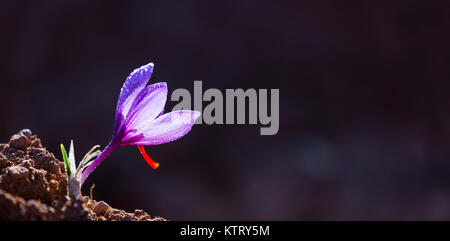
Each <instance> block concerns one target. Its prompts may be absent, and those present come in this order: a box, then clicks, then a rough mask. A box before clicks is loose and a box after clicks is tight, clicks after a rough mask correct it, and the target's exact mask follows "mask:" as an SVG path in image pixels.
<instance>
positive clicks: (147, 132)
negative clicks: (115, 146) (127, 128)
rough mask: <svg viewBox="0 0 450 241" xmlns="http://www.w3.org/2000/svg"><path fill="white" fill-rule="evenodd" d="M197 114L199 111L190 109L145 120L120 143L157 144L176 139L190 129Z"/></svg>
mask: <svg viewBox="0 0 450 241" xmlns="http://www.w3.org/2000/svg"><path fill="white" fill-rule="evenodd" d="M199 116H200V112H198V111H192V110H178V111H172V112H169V113H167V114H164V115H162V116H160V117H158V118H157V119H155V120H152V121H151V120H148V121H146V123H145V124H143V125H141V126H142V128H141V129H137V130H136V132H134V133H130V134H129V135H128V136H127V137H125V138H124V140H123V141H122V145H159V144H164V143H167V142H171V141H174V140H177V139H179V138H181V137H183V136H184V135H186V134H187V133H188V132H189V131H190V130H191V128H192V125H193V124H194V122H195V120H196V119H197V118H198V117H199Z"/></svg>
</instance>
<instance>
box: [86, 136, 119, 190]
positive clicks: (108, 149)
mask: <svg viewBox="0 0 450 241" xmlns="http://www.w3.org/2000/svg"><path fill="white" fill-rule="evenodd" d="M117 147H119V145H118V144H116V143H114V141H111V142H110V143H109V144H108V145H107V146H106V147H105V149H104V150H103V152H102V153H101V154H100V155H99V156H98V157H97V158H96V159H95V160H94V161H93V162H92V164H90V165H89V166H88V167H87V168H86V170H84V172H83V174H81V185H83V183H84V181H85V180H86V178H88V176H89V175H90V174H91V173H92V172H93V171H94V169H95V168H96V167H97V166H98V165H100V163H102V161H103V160H105V159H106V158H107V157H108V156H109V155H110V154H111V153H112V152H113V151H114V150H115V149H116V148H117Z"/></svg>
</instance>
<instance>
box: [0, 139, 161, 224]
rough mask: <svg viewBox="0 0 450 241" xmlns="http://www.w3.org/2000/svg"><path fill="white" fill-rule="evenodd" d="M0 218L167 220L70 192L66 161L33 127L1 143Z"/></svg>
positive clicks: (24, 219) (25, 219)
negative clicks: (42, 141)
mask: <svg viewBox="0 0 450 241" xmlns="http://www.w3.org/2000/svg"><path fill="white" fill-rule="evenodd" d="M0 220H11V221H13V220H14V221H19V220H20V221H27V220H49V221H58V220H80V221H81V220H84V221H164V220H165V219H163V218H160V217H154V218H153V217H151V216H150V215H149V214H148V213H146V212H144V211H142V210H139V209H136V210H135V211H134V212H133V213H127V212H125V211H124V210H119V209H115V208H112V207H110V206H109V205H108V204H107V203H105V202H103V201H95V200H92V199H91V198H90V197H87V196H84V197H83V198H81V199H79V200H75V199H71V198H69V196H67V175H66V173H65V170H64V163H63V162H61V161H59V160H58V159H56V158H55V156H54V155H53V154H52V153H50V152H48V151H47V149H46V148H45V147H43V146H42V143H41V140H40V139H39V138H38V137H37V136H36V135H32V133H31V131H29V130H23V131H21V132H20V133H18V134H15V135H13V136H12V137H11V138H10V140H9V143H7V144H0Z"/></svg>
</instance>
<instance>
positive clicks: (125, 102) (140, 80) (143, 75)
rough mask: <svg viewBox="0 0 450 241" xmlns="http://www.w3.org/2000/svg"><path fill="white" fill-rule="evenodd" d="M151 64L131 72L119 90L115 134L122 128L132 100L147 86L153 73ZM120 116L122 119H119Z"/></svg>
mask: <svg viewBox="0 0 450 241" xmlns="http://www.w3.org/2000/svg"><path fill="white" fill-rule="evenodd" d="M153 67H154V64H153V63H149V64H147V65H144V66H141V67H140V68H137V69H135V70H133V72H131V73H130V74H129V75H128V77H127V79H126V80H125V83H124V84H123V86H122V89H121V90H120V95H119V100H118V101H117V108H116V121H115V125H114V133H115V134H117V133H118V132H119V130H120V129H121V128H122V125H123V122H122V121H123V119H124V117H126V116H127V114H128V112H129V110H130V107H131V105H132V103H133V102H134V99H135V98H136V97H137V96H138V95H139V93H140V92H141V91H142V90H143V89H144V87H145V86H146V85H147V82H148V80H149V79H150V76H151V75H152V72H153ZM121 115H122V117H121Z"/></svg>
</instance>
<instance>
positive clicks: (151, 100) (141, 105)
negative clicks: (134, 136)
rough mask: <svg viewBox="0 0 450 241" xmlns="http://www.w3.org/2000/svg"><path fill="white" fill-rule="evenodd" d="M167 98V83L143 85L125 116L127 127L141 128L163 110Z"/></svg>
mask: <svg viewBox="0 0 450 241" xmlns="http://www.w3.org/2000/svg"><path fill="white" fill-rule="evenodd" d="M166 100H167V84H166V83H164V82H160V83H155V84H152V85H149V86H147V87H145V88H144V89H143V90H142V91H141V93H140V94H139V95H138V96H137V97H136V99H135V100H134V102H133V104H132V106H131V109H130V111H129V112H128V116H127V118H126V122H127V129H130V130H131V129H135V130H139V129H143V128H144V127H145V124H146V123H148V122H149V121H151V120H154V119H155V118H156V117H158V115H159V114H160V113H161V112H162V111H163V110H164V105H165V104H166Z"/></svg>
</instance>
